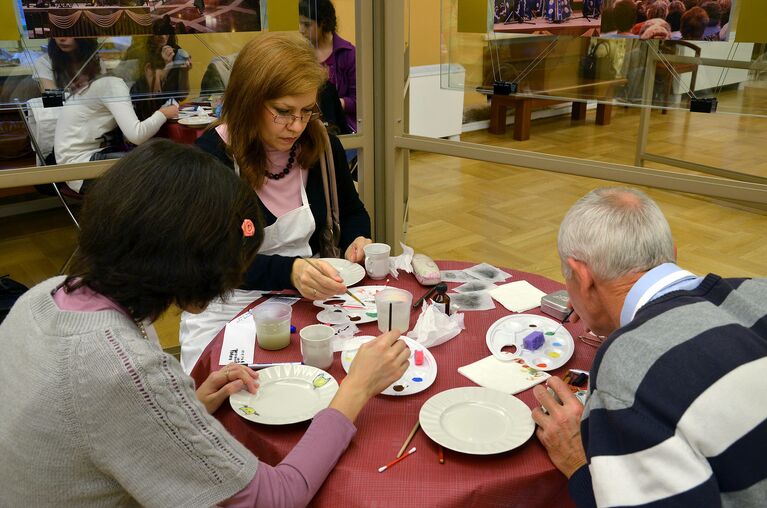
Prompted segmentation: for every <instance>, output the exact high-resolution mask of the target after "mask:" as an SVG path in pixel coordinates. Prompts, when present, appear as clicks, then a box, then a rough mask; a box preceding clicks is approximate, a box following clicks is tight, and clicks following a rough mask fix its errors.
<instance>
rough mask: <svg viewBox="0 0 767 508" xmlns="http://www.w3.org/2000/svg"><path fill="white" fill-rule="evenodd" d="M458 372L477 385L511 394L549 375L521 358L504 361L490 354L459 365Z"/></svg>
mask: <svg viewBox="0 0 767 508" xmlns="http://www.w3.org/2000/svg"><path fill="white" fill-rule="evenodd" d="M458 373H459V374H461V375H463V376H466V377H467V378H469V379H470V380H472V381H474V382H475V383H477V384H478V385H479V386H484V387H485V388H491V389H493V390H498V391H500V392H503V393H509V394H511V395H514V394H517V393H519V392H523V391H525V390H527V389H528V388H532V387H533V386H535V385H537V384H539V383H542V382H544V381H546V380H547V379H548V378H550V377H551V376H550V375H549V374H547V373H546V372H543V371H540V370H537V369H534V368H532V367H530V366H529V365H528V364H527V363H525V361H524V360H522V359H521V358H518V359H516V360H513V361H510V362H504V361H502V360H499V359H498V358H496V357H495V356H492V355H490V356H488V357H486V358H483V359H481V360H478V361H476V362H474V363H470V364H469V365H464V366H463V367H459V368H458Z"/></svg>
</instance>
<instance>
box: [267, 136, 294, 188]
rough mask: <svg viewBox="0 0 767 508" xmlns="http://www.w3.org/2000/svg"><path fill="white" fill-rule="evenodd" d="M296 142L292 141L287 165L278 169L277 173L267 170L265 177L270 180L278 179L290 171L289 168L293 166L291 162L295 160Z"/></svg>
mask: <svg viewBox="0 0 767 508" xmlns="http://www.w3.org/2000/svg"><path fill="white" fill-rule="evenodd" d="M297 145H298V143H294V144H293V146H292V147H291V148H290V156H289V157H288V165H287V166H285V169H283V170H282V171H279V172H277V173H270V172H269V171H267V172H266V177H267V178H268V179H270V180H280V179H281V178H285V177H286V176H287V175H288V173H290V170H291V168H292V167H293V162H294V161H295V160H296V146H297Z"/></svg>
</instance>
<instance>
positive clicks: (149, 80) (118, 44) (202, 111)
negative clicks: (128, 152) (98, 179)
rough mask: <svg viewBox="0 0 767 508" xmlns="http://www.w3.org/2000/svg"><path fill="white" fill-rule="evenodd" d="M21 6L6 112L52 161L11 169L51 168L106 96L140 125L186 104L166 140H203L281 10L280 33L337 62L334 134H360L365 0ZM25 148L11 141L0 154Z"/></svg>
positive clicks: (332, 73)
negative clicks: (239, 67)
mask: <svg viewBox="0 0 767 508" xmlns="http://www.w3.org/2000/svg"><path fill="white" fill-rule="evenodd" d="M17 13H18V14H20V18H21V26H20V27H19V34H20V36H21V37H20V40H19V41H4V42H3V41H0V116H1V117H2V119H3V120H4V123H3V126H4V128H5V129H6V130H8V129H11V127H10V125H11V124H13V126H12V129H13V130H14V131H15V132H16V133H17V134H18V136H19V137H24V136H26V137H28V138H29V139H28V142H27V143H26V147H27V150H26V151H27V152H28V151H29V150H30V149H33V150H35V151H36V152H37V151H39V152H40V153H41V156H40V157H38V158H37V159H35V158H30V157H26V158H24V157H21V158H19V160H18V164H13V163H10V162H9V163H8V164H7V165H9V166H11V167H23V166H26V165H35V164H43V162H44V159H45V158H46V157H47V156H50V154H51V151H52V149H53V145H54V138H55V136H56V133H57V131H58V132H59V134H60V135H62V134H63V133H65V132H67V131H72V130H76V129H82V128H83V126H85V125H89V124H90V125H91V126H93V120H94V119H93V118H88V113H87V111H88V108H87V107H85V106H87V105H89V104H90V105H92V104H93V103H96V102H100V103H103V104H105V105H106V106H107V108H110V109H114V108H117V109H119V108H122V107H124V106H128V108H129V109H131V110H132V111H133V112H134V113H135V115H136V117H137V120H138V121H145V120H147V119H148V118H150V117H151V116H152V115H154V114H155V113H156V112H157V111H165V109H163V108H167V107H168V106H179V107H180V112H179V114H178V115H177V116H173V117H171V118H169V121H168V122H167V123H166V124H165V125H163V127H162V128H161V129H160V130H159V131H158V132H157V134H155V135H157V136H165V137H171V138H172V139H176V140H178V141H181V142H185V143H191V142H194V140H195V139H196V137H197V135H199V133H200V132H202V130H203V129H204V128H205V127H206V126H207V125H208V124H209V123H210V122H211V121H213V120H215V116H216V115H217V113H218V111H219V107H220V105H221V103H222V99H223V93H224V90H225V88H226V86H227V83H228V79H229V74H230V72H231V69H232V66H233V65H234V62H235V59H236V57H237V54H238V52H239V50H240V49H241V48H242V47H243V45H244V44H246V43H247V42H248V41H249V40H250V39H251V38H252V37H253V36H254V34H255V33H257V31H259V30H261V29H264V30H269V29H270V26H269V16H270V15H271V19H272V27H273V28H274V29H275V30H285V29H292V30H296V31H299V32H300V33H301V34H303V35H304V36H305V37H306V38H307V40H309V41H310V42H311V43H312V45H313V46H314V47H315V51H316V52H317V57H318V59H319V60H320V61H321V62H322V63H323V64H324V65H325V66H326V67H327V68H328V71H329V77H330V82H329V83H328V85H327V86H326V87H325V88H323V90H321V91H320V93H319V96H318V105H319V107H320V109H321V110H322V113H323V121H324V122H325V123H326V125H327V126H328V129H329V130H330V131H331V132H333V133H335V134H339V135H342V134H351V133H353V132H356V131H357V130H358V128H357V111H356V76H357V73H356V58H355V54H354V53H355V51H354V50H355V48H354V41H355V38H356V37H355V35H356V33H355V30H356V26H355V2H354V0H335V1H334V2H329V1H327V0H294V1H293V2H290V3H288V2H284V1H282V0H272V1H271V2H267V1H266V0H242V1H239V0H238V1H232V0H219V2H218V3H217V4H216V5H212V4H210V3H209V2H193V3H190V2H176V1H173V0H166V1H159V2H158V1H155V2H146V1H145V0H130V1H127V2H126V1H125V0H122V1H117V0H114V1H112V0H99V2H95V3H93V4H91V3H88V4H85V3H82V4H81V3H73V4H64V3H48V2H45V3H43V2H26V1H25V2H23V3H22V2H19V3H18V12H17ZM307 27H309V28H310V29H311V30H307ZM78 107H79V110H78V111H74V110H75V109H76V108H78ZM117 109H115V110H117ZM22 111H23V116H22ZM62 119H63V120H62ZM24 120H26V123H25V122H24ZM62 121H63V122H66V123H67V125H60V123H61V122H62ZM27 129H28V130H29V132H28V133H27V132H26V130H27ZM117 130H118V131H119V128H118V129H117ZM102 134H103V139H101V143H102V144H103V145H104V146H108V145H109V143H123V142H124V141H125V142H127V143H126V146H127V147H128V148H130V140H129V139H125V137H124V136H123V138H122V139H120V137H119V134H120V132H109V133H107V132H104V133H102ZM102 134H100V135H99V136H98V137H99V138H101V137H102ZM122 134H126V133H122ZM113 135H116V137H112V136H113ZM19 144H21V142H20V143H19ZM35 145H37V146H35ZM23 151H24V150H20V151H19V153H21V152H23ZM17 155H18V153H16V151H15V150H14V149H10V148H8V146H7V143H0V159H4V160H13V159H14V157H15V156H17ZM80 159H83V157H81V156H79V155H75V156H69V155H67V154H64V155H63V157H59V156H53V157H49V158H48V163H55V162H58V163H72V162H85V161H87V160H89V159H88V158H87V157H85V158H84V159H83V160H80Z"/></svg>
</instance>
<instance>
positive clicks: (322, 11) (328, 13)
mask: <svg viewBox="0 0 767 508" xmlns="http://www.w3.org/2000/svg"><path fill="white" fill-rule="evenodd" d="M298 19H299V23H300V24H299V27H300V30H301V34H303V36H304V37H306V38H307V39H309V40H310V41H311V43H312V45H314V51H315V53H316V54H317V60H318V61H319V62H320V63H321V64H322V65H324V66H325V67H327V68H328V79H329V81H330V82H331V83H333V84H334V85H336V88H337V89H338V97H339V98H340V99H341V105H342V106H343V108H344V112H345V113H346V122H347V124H348V125H349V128H350V129H351V130H352V132H357V56H356V50H355V49H354V45H352V43H351V42H349V41H347V40H345V39H342V38H341V37H340V36H339V35H338V34H337V33H336V28H337V25H338V23H337V21H336V9H335V7H333V4H332V3H331V2H330V0H299V2H298Z"/></svg>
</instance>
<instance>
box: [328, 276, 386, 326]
mask: <svg viewBox="0 0 767 508" xmlns="http://www.w3.org/2000/svg"><path fill="white" fill-rule="evenodd" d="M363 271H364V270H363ZM386 288H387V287H386V286H357V287H356V288H349V292H350V293H352V294H353V295H354V296H356V297H357V298H359V299H360V300H361V301H362V303H363V304H364V305H360V302H358V301H357V300H355V299H354V298H352V297H351V296H349V295H347V294H342V295H335V296H331V297H330V298H328V299H327V300H315V301H314V305H316V306H317V307H321V308H323V309H330V310H337V309H341V310H342V311H344V312H346V313H347V314H348V316H349V319H348V321H349V322H352V323H354V324H361V323H370V322H373V321H376V320H377V319H378V312H377V311H376V300H375V298H376V293H378V292H379V291H383V290H384V289H386ZM325 315H326V313H324V312H320V313H319V314H317V319H318V320H319V321H320V322H321V323H325V324H339V323H340V321H334V322H331V321H323V316H325ZM343 322H344V323H345V322H346V321H343Z"/></svg>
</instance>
